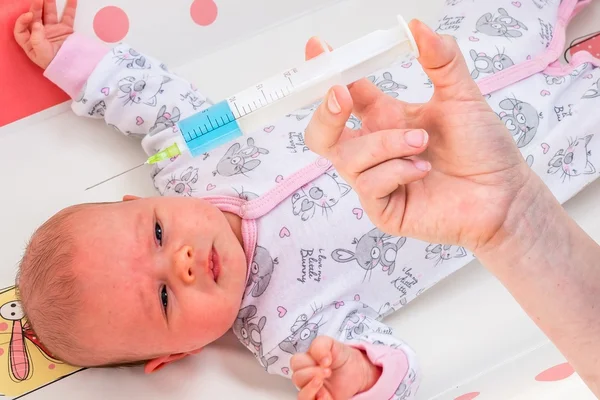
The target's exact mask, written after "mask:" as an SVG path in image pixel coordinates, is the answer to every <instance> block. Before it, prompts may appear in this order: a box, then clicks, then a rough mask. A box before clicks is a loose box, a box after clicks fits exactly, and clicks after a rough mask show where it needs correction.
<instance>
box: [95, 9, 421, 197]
mask: <svg viewBox="0 0 600 400" xmlns="http://www.w3.org/2000/svg"><path fill="white" fill-rule="evenodd" d="M397 18H398V26H396V27H394V28H392V29H387V30H377V31H374V32H372V33H370V34H368V35H366V36H363V37H361V38H359V39H357V40H355V41H353V42H350V43H348V44H346V45H344V46H342V47H339V48H337V49H335V50H333V51H329V49H328V48H327V46H325V47H324V52H323V53H322V54H321V55H319V56H317V57H315V58H313V59H311V60H308V61H305V62H303V63H302V64H300V65H298V66H297V67H294V68H290V69H287V70H285V71H283V72H281V73H278V74H276V75H274V76H272V77H270V78H268V79H266V80H264V81H262V82H260V83H258V84H256V85H253V86H251V87H249V88H248V89H246V90H243V91H241V92H239V93H237V94H235V95H233V96H230V97H229V98H227V99H226V100H223V101H221V102H219V103H217V104H215V105H213V106H211V107H209V108H207V109H205V110H203V111H200V112H198V113H196V114H194V115H192V116H190V117H188V118H185V119H183V120H181V121H179V122H178V123H177V127H178V129H179V132H180V134H181V138H182V139H183V143H181V144H182V145H181V146H180V145H178V144H177V143H174V144H172V145H170V146H169V147H167V148H166V149H164V150H162V151H160V152H158V153H156V154H154V155H153V156H151V157H150V158H148V159H147V160H146V162H145V163H143V164H141V165H139V166H137V167H134V168H132V169H131V170H133V169H135V168H139V167H141V166H143V165H146V164H155V163H157V162H159V161H163V160H168V159H171V158H173V157H175V156H177V155H179V154H181V153H182V152H184V151H186V150H187V151H189V152H190V154H191V155H192V157H196V156H198V155H201V154H204V153H207V152H209V151H211V150H214V149H215V148H217V147H219V146H221V145H223V144H225V143H228V142H230V141H232V140H235V139H236V138H238V137H240V136H242V135H243V134H248V133H251V132H254V131H256V130H258V129H260V128H261V127H263V126H266V125H268V124H269V123H271V122H273V121H274V120H276V119H278V118H281V117H283V116H284V115H287V114H290V113H292V112H294V111H296V110H298V109H300V108H302V107H304V106H306V105H307V104H311V103H314V102H316V101H318V100H319V99H321V98H323V96H325V94H326V93H327V91H328V90H329V89H330V88H331V87H332V86H335V85H349V84H351V83H353V82H356V81H357V80H359V79H361V78H363V77H365V76H367V75H368V74H370V73H373V72H375V71H377V70H379V69H381V68H384V67H386V66H389V65H390V64H392V63H393V62H395V61H399V62H404V61H410V60H412V59H414V58H418V57H419V49H418V48H417V44H416V43H415V39H414V38H413V35H412V33H411V32H410V30H409V29H408V25H407V24H406V22H405V21H404V19H403V18H402V16H400V15H398V17H397ZM131 170H128V171H126V172H129V171H131ZM124 173H125V172H124ZM124 173H121V174H119V175H117V176H120V175H123V174H124ZM115 177H116V176H115ZM115 177H112V178H109V179H107V180H105V181H103V182H101V183H104V182H107V181H108V180H110V179H113V178H115ZM99 184H100V183H99ZM99 184H96V185H94V186H92V187H95V186H98V185H99ZM92 187H90V188H88V189H91V188H92ZM86 190H87V189H86Z"/></svg>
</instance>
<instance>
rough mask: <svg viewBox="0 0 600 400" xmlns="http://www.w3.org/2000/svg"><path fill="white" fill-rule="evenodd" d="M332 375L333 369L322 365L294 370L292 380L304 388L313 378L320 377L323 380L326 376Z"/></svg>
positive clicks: (297, 385)
mask: <svg viewBox="0 0 600 400" xmlns="http://www.w3.org/2000/svg"><path fill="white" fill-rule="evenodd" d="M330 376H331V370H330V369H329V368H321V367H318V366H317V367H308V368H303V369H300V370H297V371H294V374H293V375H292V382H293V383H294V385H296V387H298V388H304V386H306V385H308V384H309V382H310V381H311V380H314V379H320V380H321V381H323V380H324V379H325V378H329V377H330Z"/></svg>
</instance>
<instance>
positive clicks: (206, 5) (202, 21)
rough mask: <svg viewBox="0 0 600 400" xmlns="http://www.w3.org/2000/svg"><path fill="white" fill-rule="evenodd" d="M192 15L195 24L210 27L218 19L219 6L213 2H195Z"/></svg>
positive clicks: (206, 0) (207, 0) (191, 9)
mask: <svg viewBox="0 0 600 400" xmlns="http://www.w3.org/2000/svg"><path fill="white" fill-rule="evenodd" d="M190 14H191V16H192V20H193V21H194V22H195V23H197V24H198V25H201V26H208V25H210V24H212V23H213V22H215V20H216V19H217V14H218V9H217V5H216V4H215V2H214V1H213V0H194V2H193V3H192V7H191V8H190Z"/></svg>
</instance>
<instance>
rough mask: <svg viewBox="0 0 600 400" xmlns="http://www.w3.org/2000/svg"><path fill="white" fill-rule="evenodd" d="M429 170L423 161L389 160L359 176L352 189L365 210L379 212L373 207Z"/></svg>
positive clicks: (429, 166)
mask: <svg viewBox="0 0 600 400" xmlns="http://www.w3.org/2000/svg"><path fill="white" fill-rule="evenodd" d="M430 170H431V164H430V163H429V162H428V161H425V160H420V159H414V160H401V159H394V160H389V161H386V162H384V163H382V164H379V165H377V166H376V167H373V168H371V169H368V170H366V171H365V172H363V173H362V174H360V175H359V176H358V177H357V178H356V182H355V184H354V189H355V190H356V192H357V193H358V195H359V196H360V200H361V203H363V206H364V207H365V208H366V209H370V210H379V211H381V210H380V208H379V207H375V206H380V205H381V201H382V200H385V201H387V200H386V198H387V196H389V195H390V194H392V193H393V192H394V191H395V190H396V189H398V188H399V187H402V186H404V185H407V184H409V183H412V182H415V181H418V180H419V179H423V178H424V177H425V176H426V175H427V173H428V172H429V171H430ZM365 211H366V210H365ZM367 213H368V211H367Z"/></svg>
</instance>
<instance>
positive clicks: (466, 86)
mask: <svg viewBox="0 0 600 400" xmlns="http://www.w3.org/2000/svg"><path fill="white" fill-rule="evenodd" d="M409 27H410V30H411V32H412V34H413V36H414V38H415V41H416V42H417V47H418V48H419V53H420V57H419V63H420V64H421V66H422V67H423V70H424V71H425V73H426V74H427V76H428V77H429V79H431V82H432V83H433V86H434V88H435V93H436V94H440V95H443V96H446V97H455V96H457V95H460V96H461V99H463V100H464V99H465V96H468V98H477V99H479V98H480V97H481V92H480V91H479V87H478V86H477V84H476V83H475V82H474V81H473V79H472V78H471V74H470V72H469V68H468V67H467V63H466V62H465V59H464V57H463V55H462V53H461V51H460V48H459V47H458V44H457V43H456V41H455V40H454V38H452V37H451V36H448V35H438V34H437V33H435V32H434V31H432V30H431V29H430V28H429V27H428V26H427V25H425V24H424V23H423V22H421V21H418V20H413V21H411V22H410V24H409Z"/></svg>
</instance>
